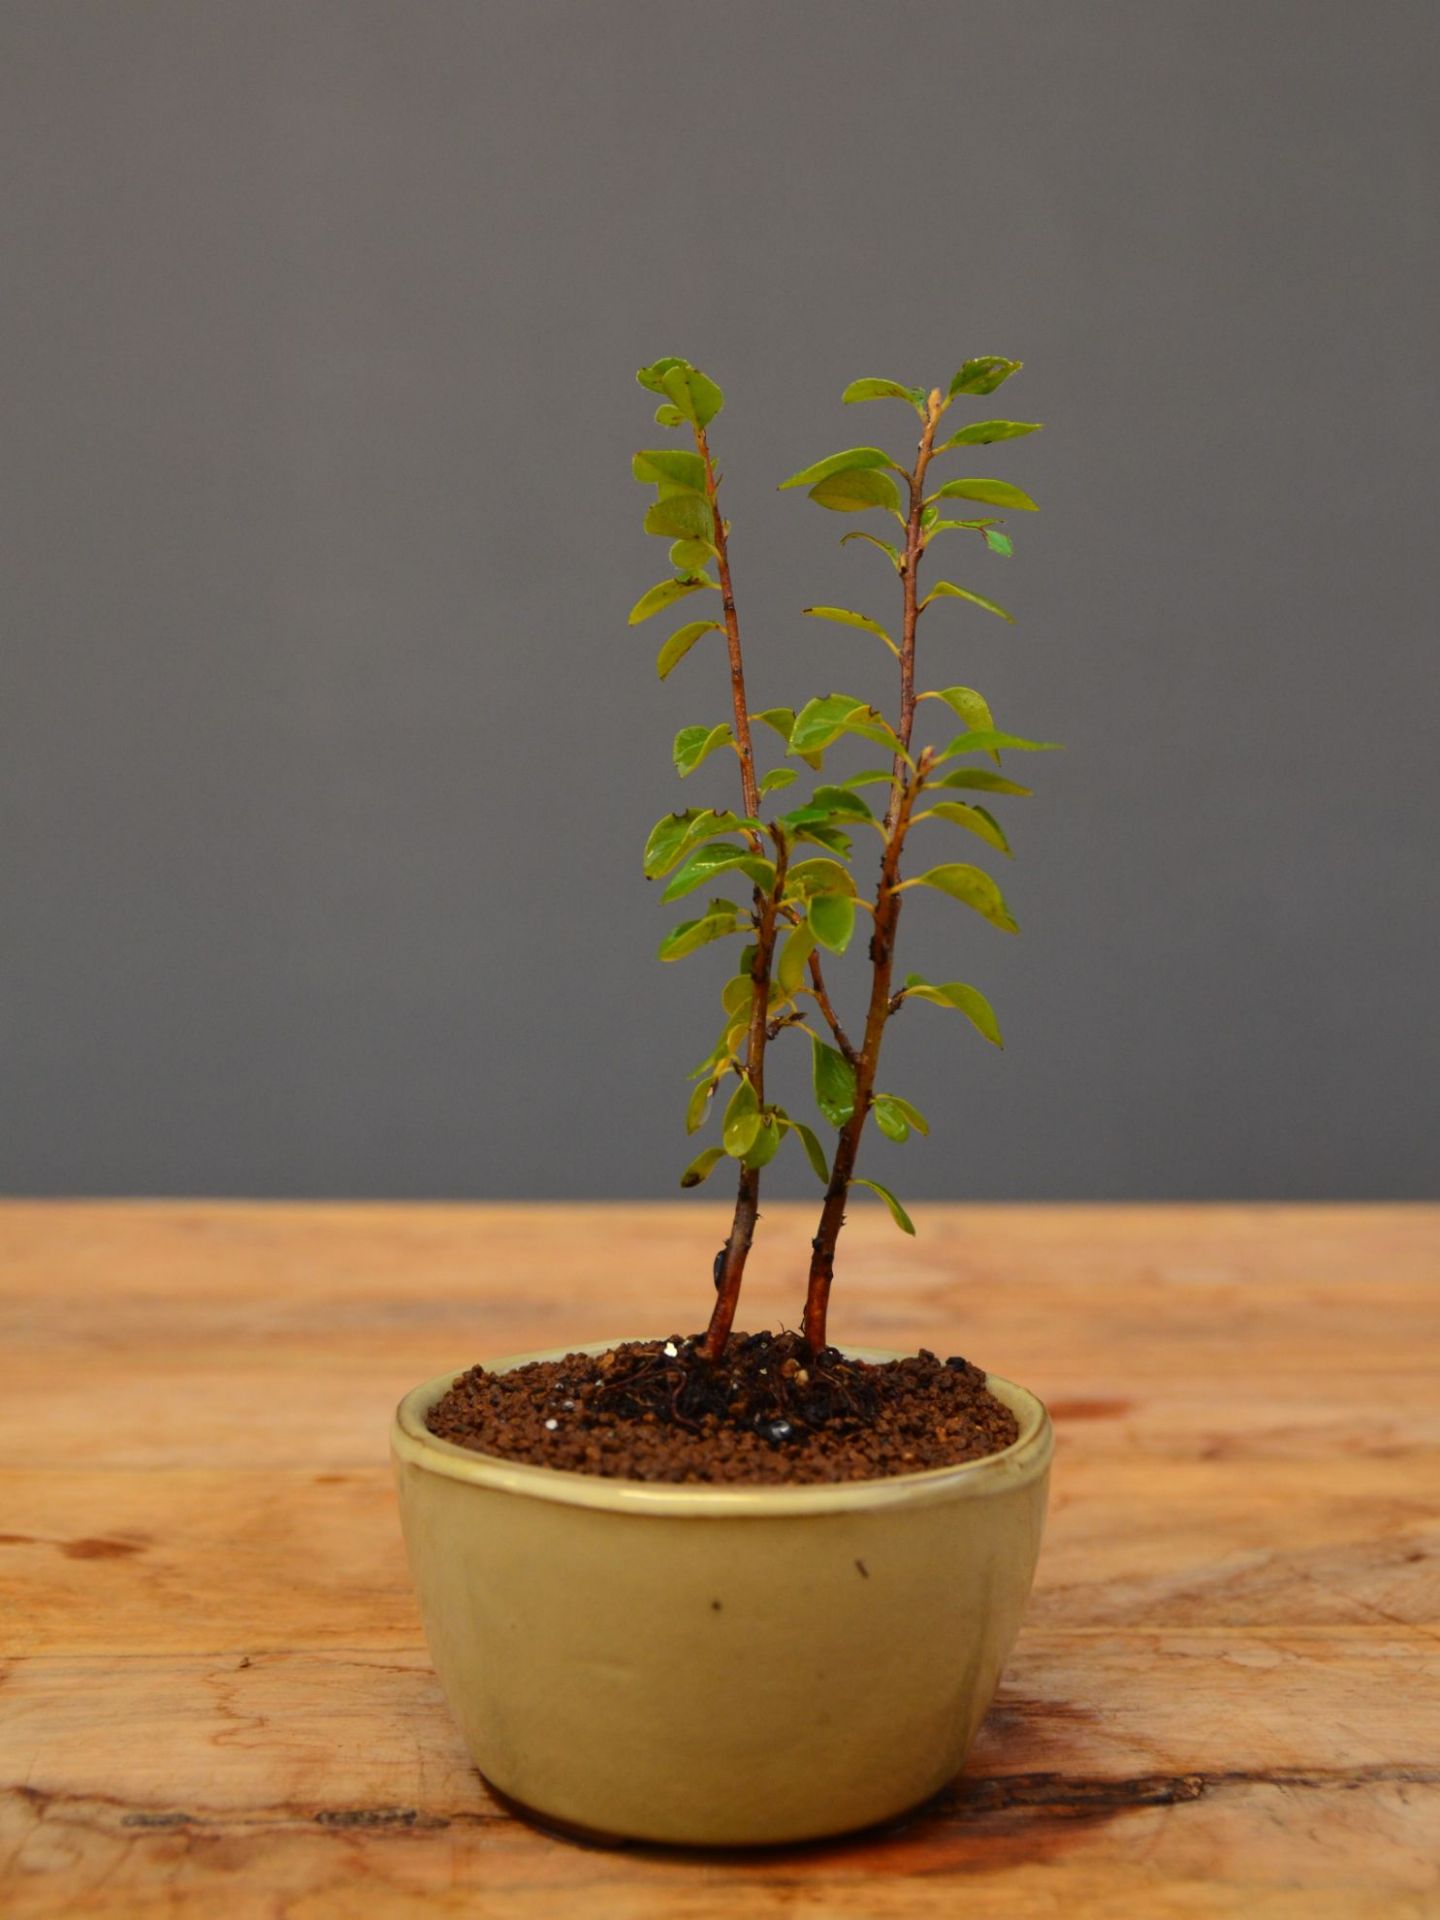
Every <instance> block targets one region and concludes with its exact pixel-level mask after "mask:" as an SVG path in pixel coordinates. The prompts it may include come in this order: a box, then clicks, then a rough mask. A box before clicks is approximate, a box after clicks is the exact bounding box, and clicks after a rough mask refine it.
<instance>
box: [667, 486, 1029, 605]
mask: <svg viewBox="0 0 1440 1920" xmlns="http://www.w3.org/2000/svg"><path fill="white" fill-rule="evenodd" d="M651 511H652V512H653V511H654V509H653V508H652V509H651ZM932 600H968V601H969V602H970V604H971V606H973V607H983V608H984V609H985V611H986V612H987V613H998V614H999V616H1000V618H1001V619H1002V620H1008V621H1009V623H1010V625H1011V626H1012V627H1013V626H1014V624H1015V616H1014V614H1013V613H1007V612H1006V611H1005V609H1004V607H1002V606H1000V605H999V604H998V603H997V602H996V601H994V600H987V599H986V598H985V596H984V594H983V593H971V591H970V589H969V588H968V587H957V586H956V585H955V583H954V581H953V580H937V581H936V582H935V584H934V586H933V587H932V588H931V589H930V591H929V593H927V594H926V596H925V598H924V599H923V600H922V601H921V602H920V604H921V606H922V607H928V606H929V604H930V602H931V601H932Z"/></svg>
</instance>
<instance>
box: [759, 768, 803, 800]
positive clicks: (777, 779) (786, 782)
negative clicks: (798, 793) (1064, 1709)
mask: <svg viewBox="0 0 1440 1920" xmlns="http://www.w3.org/2000/svg"><path fill="white" fill-rule="evenodd" d="M799 777H800V776H799V775H798V774H797V773H796V771H795V769H794V768H793V767H775V768H774V769H772V771H771V772H769V773H767V774H766V776H765V778H764V779H763V780H762V781H761V782H760V795H761V798H762V799H763V798H764V796H765V795H766V794H767V793H775V792H776V791H777V790H778V789H779V788H781V787H788V786H792V785H793V784H794V782H795V781H796V780H798V779H799Z"/></svg>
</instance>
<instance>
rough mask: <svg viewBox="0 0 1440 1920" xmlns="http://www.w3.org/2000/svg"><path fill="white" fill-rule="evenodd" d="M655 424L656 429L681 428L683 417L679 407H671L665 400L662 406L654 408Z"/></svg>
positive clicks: (683, 422)
mask: <svg viewBox="0 0 1440 1920" xmlns="http://www.w3.org/2000/svg"><path fill="white" fill-rule="evenodd" d="M655 424H656V426H657V427H683V426H684V424H685V416H684V414H683V413H682V412H681V411H680V409H679V407H672V406H671V404H670V402H669V401H668V400H667V401H665V402H664V404H663V405H661V406H658V407H656V409H655Z"/></svg>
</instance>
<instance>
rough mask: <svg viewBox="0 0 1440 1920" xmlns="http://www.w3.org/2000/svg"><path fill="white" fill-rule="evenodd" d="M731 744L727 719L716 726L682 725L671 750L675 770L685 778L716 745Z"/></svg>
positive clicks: (731, 738) (732, 736) (708, 755)
mask: <svg viewBox="0 0 1440 1920" xmlns="http://www.w3.org/2000/svg"><path fill="white" fill-rule="evenodd" d="M733 744H734V735H733V734H732V733H731V731H730V723H729V721H728V720H726V721H722V722H721V724H720V725H719V726H718V727H682V728H681V729H680V731H679V733H677V734H676V736H675V745H674V748H673V750H672V751H673V754H674V759H675V769H676V772H677V773H678V774H679V775H680V778H681V779H682V780H687V779H688V778H689V777H690V775H691V774H692V773H694V771H695V769H696V768H697V767H698V766H699V765H700V764H701V762H702V761H704V760H707V759H708V758H709V757H710V755H711V754H712V753H714V751H715V749H716V748H717V747H728V746H732V745H733Z"/></svg>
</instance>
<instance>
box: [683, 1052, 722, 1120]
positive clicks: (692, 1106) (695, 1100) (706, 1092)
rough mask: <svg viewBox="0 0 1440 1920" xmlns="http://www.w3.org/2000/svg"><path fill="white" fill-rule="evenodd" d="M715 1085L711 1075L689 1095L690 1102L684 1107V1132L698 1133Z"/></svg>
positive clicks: (707, 1110) (708, 1108) (708, 1107)
mask: <svg viewBox="0 0 1440 1920" xmlns="http://www.w3.org/2000/svg"><path fill="white" fill-rule="evenodd" d="M707 1064H708V1063H707ZM715 1087H716V1081H715V1079H714V1077H713V1076H712V1077H711V1078H710V1079H708V1080H702V1081H701V1082H700V1084H699V1085H698V1086H697V1087H696V1089H695V1091H694V1092H693V1093H692V1094H691V1095H690V1103H689V1105H688V1106H687V1107H686V1109H685V1131H686V1133H698V1132H699V1131H700V1129H701V1127H703V1126H704V1124H705V1119H706V1116H707V1114H708V1113H709V1111H710V1101H711V1098H712V1096H713V1094H714V1092H715Z"/></svg>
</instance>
